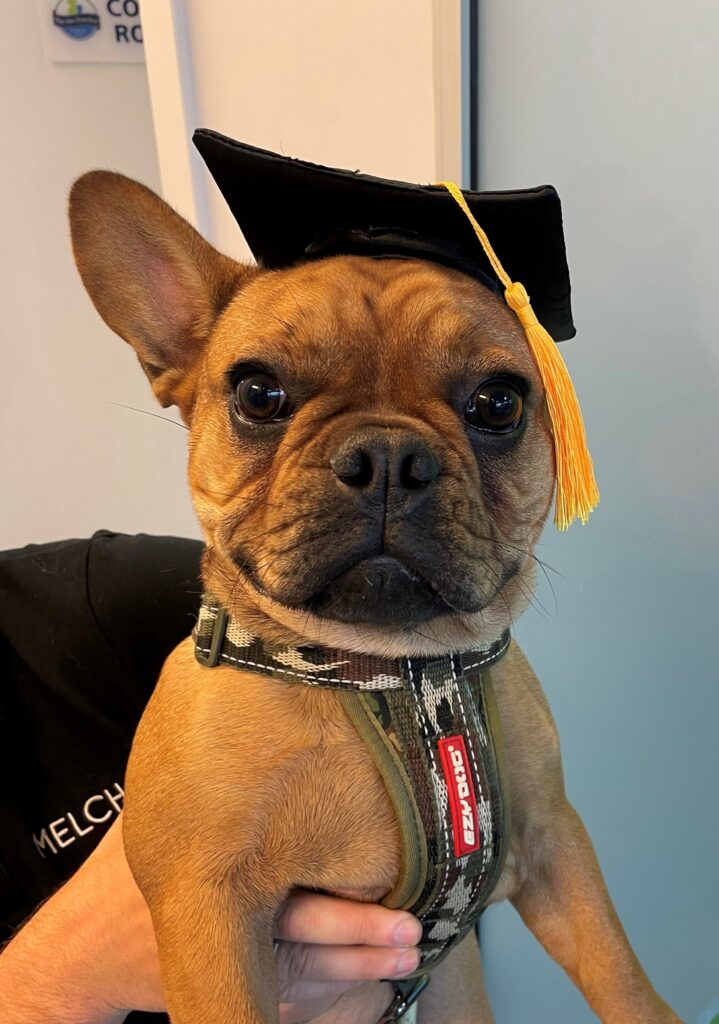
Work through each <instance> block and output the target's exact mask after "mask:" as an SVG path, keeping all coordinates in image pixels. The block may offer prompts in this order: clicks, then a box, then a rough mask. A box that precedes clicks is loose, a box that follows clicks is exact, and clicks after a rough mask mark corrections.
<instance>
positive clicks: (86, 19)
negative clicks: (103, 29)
mask: <svg viewBox="0 0 719 1024" xmlns="http://www.w3.org/2000/svg"><path fill="white" fill-rule="evenodd" d="M52 22H53V25H57V27H58V28H59V29H62V31H63V32H64V33H65V35H66V36H70V38H71V39H89V38H90V36H94V35H95V33H96V32H97V30H98V29H99V28H100V15H99V14H98V13H97V8H96V7H95V5H94V4H92V3H91V2H90V0H60V2H59V3H58V4H56V6H55V10H54V11H53V12H52Z"/></svg>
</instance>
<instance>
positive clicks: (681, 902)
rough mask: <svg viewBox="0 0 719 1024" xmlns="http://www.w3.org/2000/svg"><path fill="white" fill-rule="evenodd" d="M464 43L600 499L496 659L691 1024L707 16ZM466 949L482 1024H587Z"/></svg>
mask: <svg viewBox="0 0 719 1024" xmlns="http://www.w3.org/2000/svg"><path fill="white" fill-rule="evenodd" d="M479 35H480V38H479V60H480V87H479V92H480V110H479V123H480V143H481V145H480V174H481V187H482V188H488V189H491V188H511V187H520V186H528V185H537V184H544V183H546V182H551V183H552V184H554V185H555V186H556V187H557V188H558V190H559V192H560V195H561V196H562V200H563V206H564V218H565V231H566V238H567V245H568V251H569V263H570V270H571V274H572V282H573V304H574V310H575V319H576V323H577V326H578V335H577V338H576V339H575V340H574V341H572V342H569V343H567V344H565V345H564V346H563V349H562V351H563V354H564V356H565V358H566V360H567V362H568V364H569V367H570V369H571V371H572V373H573V376H574V380H575V383H576V386H577V389H578V391H579V394H580V398H581V401H582V406H583V409H584V413H585V419H586V422H587V428H588V433H589V438H590V442H591V448H592V452H593V455H594V459H595V464H596V468H597V475H598V479H599V483H600V487H601V490H602V503H601V506H600V508H599V510H598V511H597V512H596V513H595V514H594V516H593V518H592V520H591V522H590V524H589V525H588V526H587V527H585V528H581V527H577V526H575V527H574V528H573V530H572V532H571V533H570V534H569V535H557V534H555V532H554V531H553V529H552V528H551V527H550V528H548V529H547V530H546V531H545V534H544V537H543V542H542V544H541V547H540V548H539V552H538V553H539V555H540V557H541V558H543V559H544V560H545V561H546V562H547V563H548V564H549V565H551V566H552V567H553V568H554V569H555V570H557V572H556V573H554V572H550V573H549V576H550V579H551V583H552V587H553V590H554V595H553V594H552V592H551V590H550V589H549V586H548V585H547V583H546V581H544V580H543V581H542V585H541V587H540V592H539V599H540V600H541V603H542V604H543V605H544V607H545V609H546V612H542V611H541V610H530V611H529V612H527V613H526V615H525V617H524V619H523V620H522V622H521V624H520V627H519V629H518V636H519V639H520V641H521V643H522V644H523V646H524V649H525V651H526V652H527V654H528V656H529V658H530V660H531V661H532V663H533V665H534V667H535V669H536V670H537V672H538V674H539V676H540V678H541V680H542V682H543V684H544V686H545V689H546V692H547V695H548V697H549V700H550V703H551V705H552V708H553V710H554V714H555V717H556V720H557V723H558V726H559V730H560V735H561V739H562V750H563V755H564V766H565V772H566V777H567V788H568V792H569V795H570V798H571V799H572V801H573V802H574V804H575V805H576V807H577V808H578V810H579V811H580V813H581V814H582V816H583V818H584V820H585V822H586V824H587V826H588V828H589V831H590V833H591V835H592V837H593V839H594V843H595V846H596V848H597V852H598V854H599V858H600V861H601V864H602V866H603V869H604V873H605V877H606V879H607V882H608V884H609V888H610V891H611V893H612V894H613V897H614V900H615V903H616V906H617V908H618V911H619V914H620V916H621V918H622V921H623V922H624V925H625V928H626V930H627V932H628V934H629V937H630V939H631V941H632V943H633V945H634V948H635V949H636V951H637V953H638V955H639V957H640V959H641V960H642V961H643V963H644V964H645V966H646V968H647V971H648V973H649V974H650V976H651V978H652V979H653V981H654V983H655V985H656V987H657V988H658V989H659V991H660V992H661V993H662V994H663V995H664V996H665V998H667V999H668V1000H669V1001H670V1002H671V1003H672V1004H673V1005H674V1006H675V1007H676V1009H677V1011H678V1012H679V1013H680V1015H681V1016H682V1017H683V1018H684V1019H686V1020H687V1021H688V1022H694V1021H697V1020H698V1019H699V1016H700V1014H701V1012H702V1010H703V1009H704V1008H705V1007H706V1006H707V1004H709V1003H710V1002H711V1001H712V1000H713V999H715V998H717V997H719V824H718V815H717V802H718V801H717V787H718V786H719V772H718V770H717V766H718V764H719V754H718V747H719V743H718V740H717V724H718V723H719V685H717V683H718V678H717V677H718V667H719V584H718V581H719V544H718V535H719V531H718V528H717V509H718V508H719V443H718V441H717V435H718V434H719V403H718V402H717V395H718V394H719V302H718V300H717V289H718V288H719V242H718V238H719V217H718V216H717V214H718V212H719V209H718V203H717V184H718V178H719V145H718V142H717V140H718V138H719V129H718V128H717V121H718V118H717V113H718V107H719V64H718V63H717V58H716V51H717V43H718V41H719V6H717V5H716V4H713V3H709V2H704V3H700V2H698V0H688V2H686V3H684V4H682V5H668V4H656V3H655V2H652V0H632V2H631V3H628V2H627V0H604V2H603V3H601V4H596V3H591V4H590V3H577V2H576V0H512V2H511V3H506V2H502V0H480V23H479ZM500 256H501V254H500ZM507 269H508V270H509V272H510V273H511V263H507ZM555 598H556V606H555ZM483 946H484V955H485V962H486V968H487V975H488V983H489V987H490V992H491V996H492V1000H493V1003H494V1006H495V1011H496V1016H497V1020H498V1024H502V1022H509V1024H516V1022H519V1021H529V1020H531V1021H538V1022H547V1024H549V1022H551V1024H583V1022H585V1021H591V1020H594V1019H595V1018H594V1016H593V1014H592V1013H591V1012H590V1011H589V1010H588V1009H587V1008H586V1006H585V1004H584V1002H583V1000H582V999H581V997H580V996H579V995H578V994H577V993H576V992H575V990H574V989H573V987H572V986H571V984H570V983H569V982H568V981H567V980H566V978H565V977H564V975H563V973H562V972H561V971H560V969H559V968H558V967H556V966H555V965H554V964H553V963H552V962H551V961H550V960H549V958H548V957H547V956H546V954H545V953H544V952H543V950H542V949H541V948H540V947H539V945H538V944H537V942H536V941H535V940H534V939H533V938H532V937H531V936H530V934H529V933H528V932H527V931H526V929H525V928H524V926H523V924H522V923H521V921H520V919H519V917H518V916H517V915H516V913H515V912H514V910H513V909H512V908H511V906H509V905H504V906H502V907H499V908H495V909H492V910H491V911H490V912H489V913H488V915H487V916H486V926H485V928H484V933H483ZM628 1024H630V1022H628Z"/></svg>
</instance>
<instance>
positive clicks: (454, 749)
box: [437, 736, 480, 857]
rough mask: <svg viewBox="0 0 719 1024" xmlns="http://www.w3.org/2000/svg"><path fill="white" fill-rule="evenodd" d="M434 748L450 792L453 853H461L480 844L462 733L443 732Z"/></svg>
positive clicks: (458, 855) (470, 776)
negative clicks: (445, 734) (443, 734)
mask: <svg viewBox="0 0 719 1024" xmlns="http://www.w3.org/2000/svg"><path fill="white" fill-rule="evenodd" d="M437 749H438V750H439V757H440V761H441V762H442V771H443V772H444V779H445V782H446V783H447V792H448V793H449V809H450V812H451V814H452V834H453V836H454V855H455V857H464V856H466V854H468V853H474V851H475V850H478V849H479V846H480V834H479V814H478V813H477V801H476V800H475V798H474V786H473V785H472V774H471V772H470V770H469V758H468V757H467V748H466V746H465V743H464V736H446V737H445V738H444V739H441V740H438V742H437Z"/></svg>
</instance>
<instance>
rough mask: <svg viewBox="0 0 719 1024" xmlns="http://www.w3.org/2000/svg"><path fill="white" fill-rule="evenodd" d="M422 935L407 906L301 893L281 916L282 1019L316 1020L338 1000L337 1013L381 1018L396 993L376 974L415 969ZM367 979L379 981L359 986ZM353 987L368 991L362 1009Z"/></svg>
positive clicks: (286, 1022) (285, 1023)
mask: <svg viewBox="0 0 719 1024" xmlns="http://www.w3.org/2000/svg"><path fill="white" fill-rule="evenodd" d="M420 934H421V927H420V924H419V922H418V921H417V919H416V918H414V917H412V916H411V915H410V914H406V913H403V912H401V911H397V910H387V909H386V908H385V907H380V906H376V905H374V904H367V903H353V902H350V901H349V900H343V899H338V898H336V897H333V896H320V895H317V894H313V893H308V892H297V893H294V894H293V895H291V896H290V898H289V899H288V900H287V902H286V903H285V905H284V907H283V908H282V911H281V913H280V916H279V918H278V921H277V935H278V938H279V939H280V940H281V941H279V942H278V943H277V944H276V956H277V967H278V972H279V977H280V999H281V1000H282V1003H281V1005H280V1021H281V1024H298V1022H300V1021H308V1020H315V1019H316V1018H317V1017H319V1016H320V1014H324V1013H325V1011H327V1010H329V1009H330V1008H331V1007H333V1006H334V1005H335V1004H337V1019H344V1017H345V1016H347V1019H349V1020H351V1021H353V1022H354V1024H362V1021H364V1020H365V1019H366V1020H367V1021H369V1022H371V1024H374V1022H375V1021H376V1020H377V1019H378V1018H379V1016H380V1014H381V1012H382V1010H383V1009H384V1008H385V1007H386V1006H387V1005H388V1003H389V1002H390V1000H391V998H392V990H391V987H390V986H389V985H380V984H379V983H378V981H377V979H379V978H402V977H404V976H405V975H406V974H409V972H410V971H413V970H414V969H415V967H416V966H417V963H418V960H419V955H418V952H417V950H416V949H415V948H414V946H415V943H417V942H418V941H419V938H420ZM360 981H366V982H374V984H373V985H371V986H370V985H363V986H362V987H361V992H360V990H357V984H358V982H360ZM350 990H355V991H354V992H352V993H351V995H353V996H356V997H360V996H361V1000H359V1001H361V1003H362V1007H363V1008H362V1011H360V1010H359V1008H358V1007H354V1003H355V999H354V998H350ZM341 996H344V997H345V998H343V999H342V1001H341V1002H339V1003H338V1002H337V1001H338V1000H339V999H340V997H341ZM350 1005H352V1006H353V1010H352V1012H351V1014H350V1013H349V1012H348V1011H349V1006H350ZM333 1019H335V1018H334V1017H330V1016H328V1017H324V1016H323V1017H322V1020H323V1021H325V1020H326V1021H328V1022H329V1021H330V1020H333Z"/></svg>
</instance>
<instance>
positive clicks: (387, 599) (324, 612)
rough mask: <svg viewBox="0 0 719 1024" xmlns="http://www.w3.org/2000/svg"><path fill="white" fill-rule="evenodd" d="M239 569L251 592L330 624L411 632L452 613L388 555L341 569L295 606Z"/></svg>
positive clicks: (425, 584) (431, 589) (251, 571)
mask: <svg viewBox="0 0 719 1024" xmlns="http://www.w3.org/2000/svg"><path fill="white" fill-rule="evenodd" d="M240 567H241V569H242V572H243V574H244V575H245V577H246V578H247V579H248V581H249V582H250V583H251V585H252V587H253V589H254V590H256V591H257V593H259V594H261V595H263V596H264V597H268V598H270V600H272V601H275V602H278V603H280V604H283V605H285V606H286V607H288V608H292V609H294V610H297V611H307V612H311V613H312V614H313V615H316V616H318V617H319V618H323V619H332V620H333V621H335V622H345V623H356V624H358V625H360V624H363V623H364V624H366V625H373V626H399V627H412V626H414V625H418V624H419V623H421V622H426V621H427V620H428V619H431V618H434V617H435V616H437V615H442V614H448V613H450V612H452V611H455V609H453V608H452V606H451V605H450V604H449V603H448V601H447V600H446V599H445V598H444V597H443V596H442V594H441V593H440V592H439V590H438V589H437V587H436V586H435V585H434V584H433V583H432V582H431V581H430V580H428V579H426V578H425V577H424V576H422V575H420V574H419V573H418V572H416V571H415V570H414V569H412V568H411V567H410V566H408V565H407V564H406V563H405V562H403V561H402V560H400V559H399V558H395V557H393V556H391V555H373V556H371V557H369V558H363V559H361V561H359V562H356V563H355V564H354V565H350V566H349V567H344V568H342V569H341V571H339V572H338V573H337V574H336V575H335V576H334V577H332V578H331V579H329V580H326V581H324V582H323V584H322V586H321V587H320V588H319V589H318V590H316V591H314V592H313V593H312V594H310V595H309V597H306V598H304V599H303V600H301V601H293V600H292V599H291V598H290V599H289V600H288V599H287V597H283V596H280V595H278V594H276V593H273V592H271V591H270V590H269V589H267V588H266V587H265V586H263V584H262V582H261V580H260V579H259V578H258V574H257V572H256V571H255V570H254V569H253V567H252V566H251V565H249V564H248V563H247V561H246V560H243V561H242V563H241V565H240Z"/></svg>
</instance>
